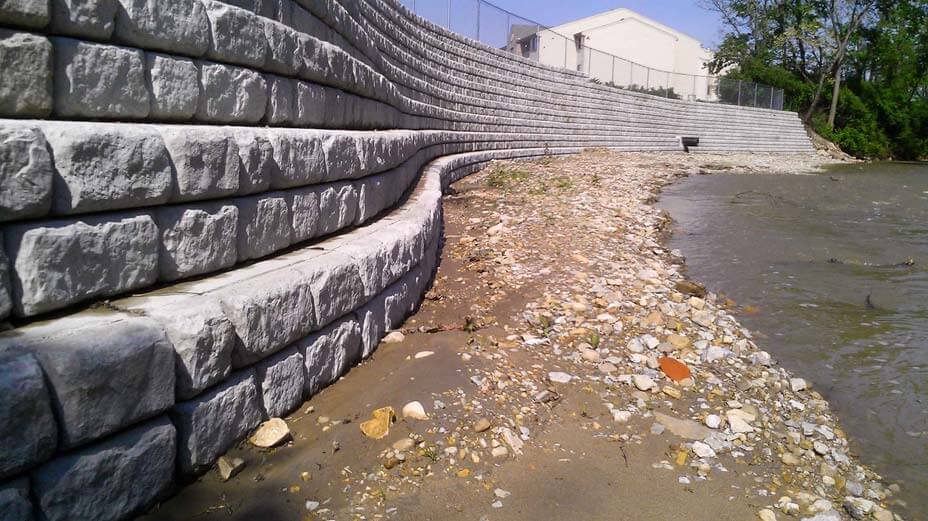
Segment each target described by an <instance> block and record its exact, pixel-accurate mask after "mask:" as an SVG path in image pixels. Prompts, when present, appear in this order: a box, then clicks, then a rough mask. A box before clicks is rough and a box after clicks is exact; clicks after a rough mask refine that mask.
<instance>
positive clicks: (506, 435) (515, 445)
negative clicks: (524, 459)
mask: <svg viewBox="0 0 928 521" xmlns="http://www.w3.org/2000/svg"><path fill="white" fill-rule="evenodd" d="M499 433H500V436H502V437H503V441H505V442H506V444H508V445H509V447H510V448H511V449H512V452H514V453H515V454H516V455H519V454H522V446H523V445H524V444H523V443H522V440H521V439H520V438H519V437H518V436H516V435H515V434H513V433H512V431H511V430H509V428H508V427H503V428H501V429H500V430H499Z"/></svg>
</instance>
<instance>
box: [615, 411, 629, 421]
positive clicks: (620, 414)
mask: <svg viewBox="0 0 928 521" xmlns="http://www.w3.org/2000/svg"><path fill="white" fill-rule="evenodd" d="M631 419H632V413H631V412H629V411H620V410H618V409H613V411H612V420H613V421H614V422H616V423H628V421H629V420H631Z"/></svg>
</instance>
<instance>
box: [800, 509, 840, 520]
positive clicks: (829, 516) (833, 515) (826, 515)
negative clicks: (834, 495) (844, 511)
mask: <svg viewBox="0 0 928 521" xmlns="http://www.w3.org/2000/svg"><path fill="white" fill-rule="evenodd" d="M843 520H844V516H842V515H841V513H840V512H838V511H836V510H829V511H828V512H821V513H819V514H816V515H814V516H812V517H804V518H802V521H843Z"/></svg>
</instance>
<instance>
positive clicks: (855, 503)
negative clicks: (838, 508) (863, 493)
mask: <svg viewBox="0 0 928 521" xmlns="http://www.w3.org/2000/svg"><path fill="white" fill-rule="evenodd" d="M874 506H876V504H875V503H874V502H873V501H870V500H869V499H864V498H859V497H851V496H848V497H846V498H844V510H846V511H847V513H848V514H850V515H851V517H853V518H854V519H865V518H867V517H868V514H870V512H872V511H873V507H874Z"/></svg>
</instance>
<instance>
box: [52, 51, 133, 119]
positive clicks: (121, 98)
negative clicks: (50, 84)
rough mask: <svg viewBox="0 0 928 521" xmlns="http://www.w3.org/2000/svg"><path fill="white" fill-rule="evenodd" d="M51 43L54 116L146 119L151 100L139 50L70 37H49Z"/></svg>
mask: <svg viewBox="0 0 928 521" xmlns="http://www.w3.org/2000/svg"><path fill="white" fill-rule="evenodd" d="M52 43H53V44H54V46H55V52H54V55H55V72H54V74H55V114H56V115H57V116H60V117H86V118H144V117H146V116H148V112H149V103H150V100H149V94H148V89H147V87H146V85H145V60H144V57H143V55H142V51H139V50H136V49H129V48H126V47H116V46H114V45H105V44H99V43H90V42H85V41H81V40H74V39H71V38H52Z"/></svg>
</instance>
